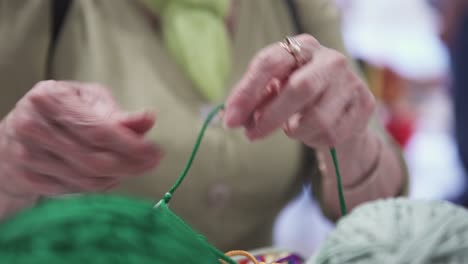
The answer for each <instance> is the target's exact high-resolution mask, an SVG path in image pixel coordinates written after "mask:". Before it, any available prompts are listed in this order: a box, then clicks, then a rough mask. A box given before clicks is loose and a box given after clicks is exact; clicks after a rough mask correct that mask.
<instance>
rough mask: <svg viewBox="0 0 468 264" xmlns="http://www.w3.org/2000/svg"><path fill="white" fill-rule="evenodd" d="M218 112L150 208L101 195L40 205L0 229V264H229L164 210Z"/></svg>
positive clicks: (229, 261) (214, 111)
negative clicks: (178, 175)
mask: <svg viewBox="0 0 468 264" xmlns="http://www.w3.org/2000/svg"><path fill="white" fill-rule="evenodd" d="M223 107H224V106H223V105H219V106H218V107H216V108H215V109H214V110H213V111H212V112H211V113H210V114H209V115H208V117H207V118H206V120H205V122H204V123H203V127H202V129H201V131H200V133H199V135H198V138H197V141H196V142H195V147H194V148H193V151H192V153H191V156H190V159H189V161H188V163H187V165H186V167H185V168H184V170H183V171H182V173H181V175H180V177H179V179H178V180H177V182H176V183H175V184H174V186H173V187H172V188H171V189H170V190H169V191H168V192H167V193H166V194H165V195H164V196H163V198H162V199H161V200H160V201H159V202H158V203H157V204H156V206H152V204H150V203H147V202H144V201H139V200H133V199H130V198H121V197H114V196H106V195H88V196H74V197H68V198H62V199H58V200H54V199H52V200H47V201H43V202H42V203H41V204H39V205H38V206H36V207H34V208H32V209H29V210H26V211H24V212H22V213H20V214H18V215H16V216H15V217H13V218H11V219H9V220H8V221H6V222H5V223H2V224H1V225H0V263H15V264H58V263H77V264H78V263H80V264H81V263H85V264H146V263H148V264H149V263H153V264H154V263H156V264H163V263H164V264H168V263H204V264H209V263H220V262H219V260H220V259H222V260H224V261H225V262H227V263H231V264H235V262H234V261H233V260H232V259H230V258H228V257H226V256H225V255H224V254H223V253H221V252H220V251H219V250H217V249H216V248H215V247H214V246H212V245H211V244H209V243H208V242H207V241H206V240H205V238H204V237H203V236H201V235H199V234H198V233H196V232H195V231H194V230H192V229H191V228H190V227H189V226H188V225H187V224H185V223H184V221H182V220H181V219H180V218H179V217H178V216H177V215H175V214H174V213H173V212H172V211H171V210H169V208H168V203H169V201H170V200H171V198H172V195H173V194H174V192H175V191H176V190H177V188H178V187H179V186H180V184H181V183H182V181H183V180H184V178H185V176H186V175H187V173H188V171H189V169H190V166H191V165H192V162H193V160H194V158H195V155H196V153H197V151H198V148H199V146H200V143H201V141H202V138H203V135H204V133H205V130H206V128H207V127H208V124H209V123H210V122H211V120H212V119H213V117H214V116H215V115H216V114H217V113H218V112H219V111H220V110H221V109H222V108H223ZM194 206H196V205H194Z"/></svg>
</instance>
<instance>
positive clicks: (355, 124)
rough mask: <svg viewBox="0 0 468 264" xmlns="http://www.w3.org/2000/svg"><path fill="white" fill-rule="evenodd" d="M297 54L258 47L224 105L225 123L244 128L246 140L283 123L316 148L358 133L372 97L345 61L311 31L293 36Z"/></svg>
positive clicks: (372, 103) (277, 47)
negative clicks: (258, 49)
mask: <svg viewBox="0 0 468 264" xmlns="http://www.w3.org/2000/svg"><path fill="white" fill-rule="evenodd" d="M295 39H296V40H297V42H298V43H299V44H300V50H299V53H298V55H299V57H298V56H296V57H295V56H293V55H292V53H290V52H288V51H287V49H285V48H284V47H282V46H281V45H280V44H273V45H270V46H268V47H266V48H265V49H263V50H261V51H260V52H259V53H258V54H257V55H256V56H255V57H254V59H253V60H252V62H251V63H250V66H249V67H248V69H247V71H246V73H245V75H244V76H243V78H242V79H241V80H240V82H239V83H238V84H237V85H236V87H235V88H234V90H233V92H232V94H231V95H230V96H229V98H228V100H227V103H226V112H225V115H224V122H225V125H226V126H227V127H230V128H234V127H245V128H246V135H247V137H248V138H249V139H250V140H255V139H260V138H264V137H266V136H268V135H269V134H271V133H272V132H273V131H275V130H276V129H278V128H280V127H282V128H283V130H284V131H285V132H286V134H287V135H288V136H289V137H291V138H294V139H297V140H300V141H302V142H303V143H304V144H306V145H308V146H310V147H314V148H318V147H330V146H336V145H338V144H340V143H342V142H344V141H346V140H348V139H350V138H352V137H354V136H357V135H359V134H362V133H363V132H364V131H365V128H366V127H367V124H368V121H369V118H370V116H371V115H372V113H373V111H374V108H375V99H374V97H373V96H372V94H371V92H370V91H369V90H368V89H367V87H366V86H365V84H364V83H363V82H362V81H361V80H360V79H359V77H358V76H357V75H356V74H355V73H354V72H353V71H352V70H351V67H350V66H349V65H348V62H347V59H346V57H345V56H344V55H342V54H340V53H339V52H337V51H335V50H332V49H329V48H326V47H324V46H321V45H320V43H319V42H318V41H317V40H316V39H314V38H313V37H312V36H310V35H300V36H297V37H296V38H295Z"/></svg>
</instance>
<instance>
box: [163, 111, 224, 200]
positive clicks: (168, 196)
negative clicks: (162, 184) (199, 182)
mask: <svg viewBox="0 0 468 264" xmlns="http://www.w3.org/2000/svg"><path fill="white" fill-rule="evenodd" d="M222 109H224V104H220V105H218V106H216V107H215V108H214V109H213V110H212V111H211V112H210V113H209V114H208V116H207V117H206V119H205V121H204V122H203V126H202V128H201V130H200V132H199V133H198V137H197V140H196V141H195V146H194V147H193V149H192V153H191V154H190V157H189V160H188V162H187V164H186V165H185V168H184V170H183V171H182V173H181V174H180V176H179V178H178V179H177V181H176V182H175V183H174V185H173V186H172V187H171V189H170V190H169V192H168V193H167V194H166V195H165V196H164V198H163V199H164V201H165V202H166V203H169V201H170V200H171V198H172V195H173V194H174V192H175V191H176V190H177V188H179V186H180V184H182V182H183V181H184V179H185V177H186V176H187V173H188V172H189V170H190V168H191V167H192V163H193V160H194V159H195V156H196V155H197V152H198V149H199V148H200V144H201V142H202V139H203V136H204V135H205V131H206V128H207V127H208V125H209V124H210V123H211V120H213V118H214V117H215V115H216V114H218V112H219V111H221V110H222Z"/></svg>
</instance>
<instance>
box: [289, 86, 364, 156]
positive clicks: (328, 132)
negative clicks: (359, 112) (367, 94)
mask: <svg viewBox="0 0 468 264" xmlns="http://www.w3.org/2000/svg"><path fill="white" fill-rule="evenodd" d="M352 103H355V98H354V97H353V96H352V92H351V91H350V90H348V89H344V90H343V91H341V92H340V93H336V92H335V91H333V90H332V89H328V90H327V92H326V93H325V94H324V95H323V96H322V97H321V99H320V100H319V101H318V102H317V103H316V104H314V105H310V106H309V107H308V108H306V109H304V111H303V112H302V113H301V114H300V118H297V117H296V116H297V115H295V116H293V118H290V119H289V120H288V122H287V123H286V124H287V125H286V129H285V133H286V134H287V135H288V136H289V137H292V138H295V139H299V140H301V141H303V142H304V143H305V144H307V145H309V146H311V147H321V146H328V147H329V146H334V145H335V144H337V142H338V141H339V140H341V138H340V135H341V133H340V130H339V127H338V124H340V123H341V122H342V120H343V119H344V118H345V117H344V114H345V111H346V108H347V107H349V105H350V104H352ZM295 117H296V118H295Z"/></svg>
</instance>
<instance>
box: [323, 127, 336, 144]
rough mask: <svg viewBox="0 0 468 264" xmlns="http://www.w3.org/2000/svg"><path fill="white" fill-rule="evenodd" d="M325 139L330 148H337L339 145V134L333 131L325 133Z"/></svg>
mask: <svg viewBox="0 0 468 264" xmlns="http://www.w3.org/2000/svg"><path fill="white" fill-rule="evenodd" d="M324 139H325V142H326V144H327V145H329V146H335V145H336V144H337V143H338V137H337V133H336V132H335V131H333V130H331V129H328V130H326V131H324Z"/></svg>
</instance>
